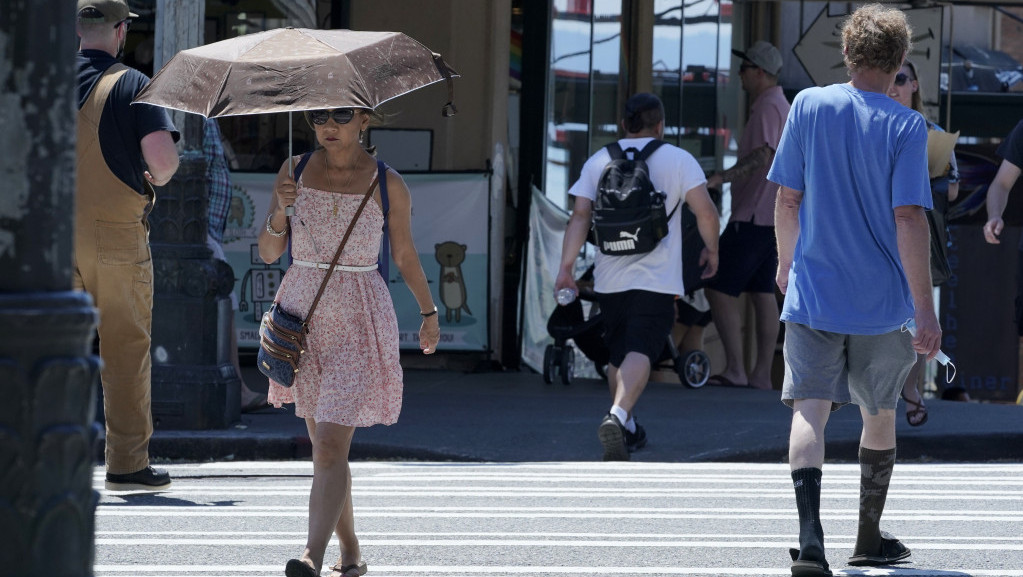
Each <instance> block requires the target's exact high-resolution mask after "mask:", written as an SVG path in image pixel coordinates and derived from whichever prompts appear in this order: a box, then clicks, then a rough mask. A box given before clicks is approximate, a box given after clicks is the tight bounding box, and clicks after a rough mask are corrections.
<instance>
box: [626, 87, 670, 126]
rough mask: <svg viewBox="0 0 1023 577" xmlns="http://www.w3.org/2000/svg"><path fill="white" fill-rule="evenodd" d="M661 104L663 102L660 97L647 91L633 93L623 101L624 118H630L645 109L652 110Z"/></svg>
mask: <svg viewBox="0 0 1023 577" xmlns="http://www.w3.org/2000/svg"><path fill="white" fill-rule="evenodd" d="M663 106H664V104H662V103H661V99H660V98H658V97H657V96H656V95H653V94H650V93H649V92H640V93H637V94H633V95H632V96H631V97H629V99H628V100H626V101H625V118H626V119H632V118H635V117H636V116H637V115H639V114H642V113H644V112H646V111H647V110H654V109H655V108H662V107H663Z"/></svg>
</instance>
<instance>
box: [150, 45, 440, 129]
mask: <svg viewBox="0 0 1023 577" xmlns="http://www.w3.org/2000/svg"><path fill="white" fill-rule="evenodd" d="M454 76H458V73H456V72H455V71H454V70H452V69H451V67H450V66H448V65H447V63H446V62H444V59H443V58H441V56H440V55H439V54H436V53H434V52H432V51H430V50H429V49H428V48H426V47H425V46H423V45H422V44H420V43H419V42H417V41H416V40H413V39H412V38H410V37H408V36H406V35H404V34H402V33H400V32H361V31H353V30H312V29H308V28H279V29H276V30H268V31H266V32H257V33H255V34H247V35H245V36H238V37H236V38H231V39H228V40H222V41H220V42H214V43H213V44H207V45H205V46H199V47H197V48H191V49H188V50H182V51H181V52H179V53H177V54H176V55H174V57H173V58H171V59H170V61H169V62H167V64H166V65H165V66H164V67H163V68H162V69H161V70H160V71H159V72H158V73H157V74H156V76H155V77H153V80H152V82H150V83H149V85H148V86H147V87H146V88H145V89H144V90H143V91H142V92H141V93H139V95H138V97H137V98H136V99H135V101H136V102H146V103H149V104H155V105H158V106H163V107H166V108H173V109H175V110H183V111H185V112H193V113H196V114H201V115H203V116H205V117H207V118H212V117H217V116H234V115H239V114H263V113H270V112H292V111H301V110H315V109H320V108H346V107H359V108H370V109H375V108H376V107H377V106H379V105H380V104H382V103H384V102H387V101H388V100H391V99H392V98H396V97H398V96H401V95H402V94H405V93H408V92H411V91H413V90H415V89H417V88H422V87H423V86H428V85H430V84H433V83H435V82H440V81H441V80H446V81H447V82H448V103H447V104H446V105H445V106H444V108H443V113H444V115H445V116H451V115H452V114H454V113H455V108H454V105H453V104H452V102H451V100H452V95H453V94H452V93H453V88H452V83H451V78H452V77H454Z"/></svg>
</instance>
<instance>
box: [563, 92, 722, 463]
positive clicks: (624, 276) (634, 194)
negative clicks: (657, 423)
mask: <svg viewBox="0 0 1023 577" xmlns="http://www.w3.org/2000/svg"><path fill="white" fill-rule="evenodd" d="M622 129H623V130H624V131H625V138H623V139H621V140H619V141H617V142H616V143H612V144H611V145H608V146H607V147H605V148H602V149H600V150H599V151H597V152H596V153H595V154H594V155H593V156H591V157H590V158H589V160H587V161H586V164H585V165H583V169H582V173H581V175H580V177H579V180H578V181H576V183H575V184H574V185H572V187H571V188H570V189H569V191H568V193H569V194H570V195H572V196H574V197H575V204H574V206H573V207H572V216H571V218H570V220H569V222H568V228H567V229H566V231H565V238H564V242H563V244H562V252H561V266H560V269H559V271H558V277H557V280H556V281H555V286H554V290H555V292H557V291H559V290H561V289H565V288H569V289H576V283H575V278H573V275H572V271H573V268H574V263H575V260H576V257H577V256H578V254H579V250H580V249H581V248H582V246H583V243H585V242H586V236H587V232H588V231H589V230H590V228H591V226H592V228H593V229H594V232H595V233H596V241H597V246H598V248H599V249H600V250H599V252H598V254H597V259H596V263H595V269H594V287H593V288H594V291H595V292H596V293H597V300H598V303H599V305H600V310H601V314H602V315H603V316H602V318H603V319H604V331H605V332H604V340H605V342H606V343H607V346H608V349H609V351H610V355H611V356H610V363H609V364H608V370H607V378H608V385H609V387H610V390H611V398H612V405H611V408H610V410H609V411H608V414H607V415H606V416H605V417H604V418H603V420H602V421H601V423H600V426H599V428H598V438H599V439H600V443H601V445H602V446H603V449H604V460H605V461H626V460H628V459H629V454H630V453H631V452H632V451H634V450H637V449H640V448H642V447H643V446H644V445H645V444H646V432H645V431H644V430H643V427H641V426H639V424H638V423H636V420H635V418H634V417H633V414H632V412H633V407H634V406H635V405H636V402H637V401H638V400H639V397H640V395H641V394H642V392H643V389H644V388H645V387H646V383H647V379H648V378H649V376H650V367H651V363H653V362H657V361H658V360H659V359H660V358H661V356H662V354H663V353H664V352H665V350H666V346H667V344H668V335H670V334H671V328H672V324H673V323H674V318H675V315H674V310H675V298H676V297H677V296H679V295H682V294H683V293H685V287H683V282H682V268H683V264H682V228H681V214H682V212H681V206H682V203H687V204H688V205H689V208H690V210H692V212H693V213H694V214H695V215H696V218H697V226H698V228H699V231H700V236H701V238H702V239H703V242H704V243H705V244H706V247H705V248H704V250H703V252H702V254H701V257H700V262H699V266H700V267H701V268H703V273H702V275H701V276H702V277H703V278H709V277H711V276H714V274H715V273H716V271H717V262H718V255H717V246H718V229H719V223H718V213H717V209H716V208H715V207H714V203H713V202H711V199H710V196H709V195H708V194H707V187H706V179H705V178H704V175H703V170H702V169H701V168H700V165H699V164H698V163H697V162H696V159H695V158H693V156H692V155H691V154H689V153H688V152H686V151H684V150H682V149H681V148H678V147H676V146H672V145H670V144H667V143H665V142H663V141H661V139H662V138H663V137H664V106H663V104H661V100H660V99H659V98H657V96H655V95H653V94H649V93H640V94H636V95H634V96H632V97H631V98H629V99H628V101H627V102H626V103H625V109H624V113H623V115H622Z"/></svg>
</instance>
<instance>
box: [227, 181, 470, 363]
mask: <svg viewBox="0 0 1023 577" xmlns="http://www.w3.org/2000/svg"><path fill="white" fill-rule="evenodd" d="M275 178H276V175H275V174H264V173H232V174H231V180H232V195H231V207H230V210H229V213H228V217H227V227H226V230H225V232H224V253H225V254H226V256H227V260H228V263H230V265H231V267H232V268H233V269H234V274H235V294H236V295H237V296H238V301H239V310H238V311H236V313H235V328H236V330H237V332H238V345H239V346H240V347H252V348H255V347H257V346H259V334H258V329H259V321H260V318H262V315H263V312H264V311H266V310H267V309H268V308H269V307H270V305H271V304H272V303H273V300H274V295H275V294H276V293H277V288H278V287H279V286H280V282H281V279H282V278H283V276H284V271H285V270H287V265H288V263H289V260H288V257H287V255H285V256H284V257H282V261H281V262H277V263H274V264H271V265H268V264H265V263H263V261H262V260H261V259H260V258H259V251H258V247H257V241H258V238H259V232H260V231H261V230H262V229H263V228H264V227H265V218H266V213H267V209H268V206H269V203H270V197H271V191H272V189H273V183H274V179H275ZM403 178H404V180H405V183H406V184H407V185H408V187H409V190H410V191H411V193H412V205H413V218H412V236H413V240H414V242H415V244H416V249H417V250H418V251H419V258H420V260H421V261H422V263H423V270H424V271H425V272H426V278H427V281H428V282H429V283H430V288H431V290H432V292H433V298H434V301H435V302H436V303H437V308H438V311H439V313H438V314H439V315H440V327H441V342H440V344H439V345H438V347H437V348H438V350H476V351H479V350H489V337H488V335H489V328H488V316H489V310H488V308H489V307H488V297H489V286H488V280H487V279H488V270H489V262H490V258H489V246H488V238H489V236H488V235H489V222H490V218H489V217H490V203H489V195H488V191H489V175H488V174H487V173H482V172H474V173H429V174H408V175H403ZM388 258H389V256H388ZM388 286H389V287H390V289H391V298H392V300H393V301H394V308H395V312H396V314H397V316H398V330H399V339H400V345H401V347H402V348H409V349H417V348H419V338H418V331H419V325H420V322H421V317H420V316H419V306H418V304H417V303H416V301H415V299H414V298H413V297H412V293H411V292H410V291H409V290H408V288H407V287H406V286H405V283H404V281H403V280H402V278H401V273H400V272H399V271H398V267H397V266H395V265H394V263H393V262H390V264H389V266H388Z"/></svg>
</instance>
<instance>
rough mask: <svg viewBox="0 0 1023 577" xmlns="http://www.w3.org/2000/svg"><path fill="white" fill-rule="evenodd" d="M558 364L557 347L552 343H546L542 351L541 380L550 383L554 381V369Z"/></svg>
mask: <svg viewBox="0 0 1023 577" xmlns="http://www.w3.org/2000/svg"><path fill="white" fill-rule="evenodd" d="M557 365H558V353H557V348H556V347H555V346H554V345H547V348H546V349H544V351H543V382H544V383H546V384H548V385H549V384H551V383H553V382H554V371H555V369H556V367H557Z"/></svg>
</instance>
